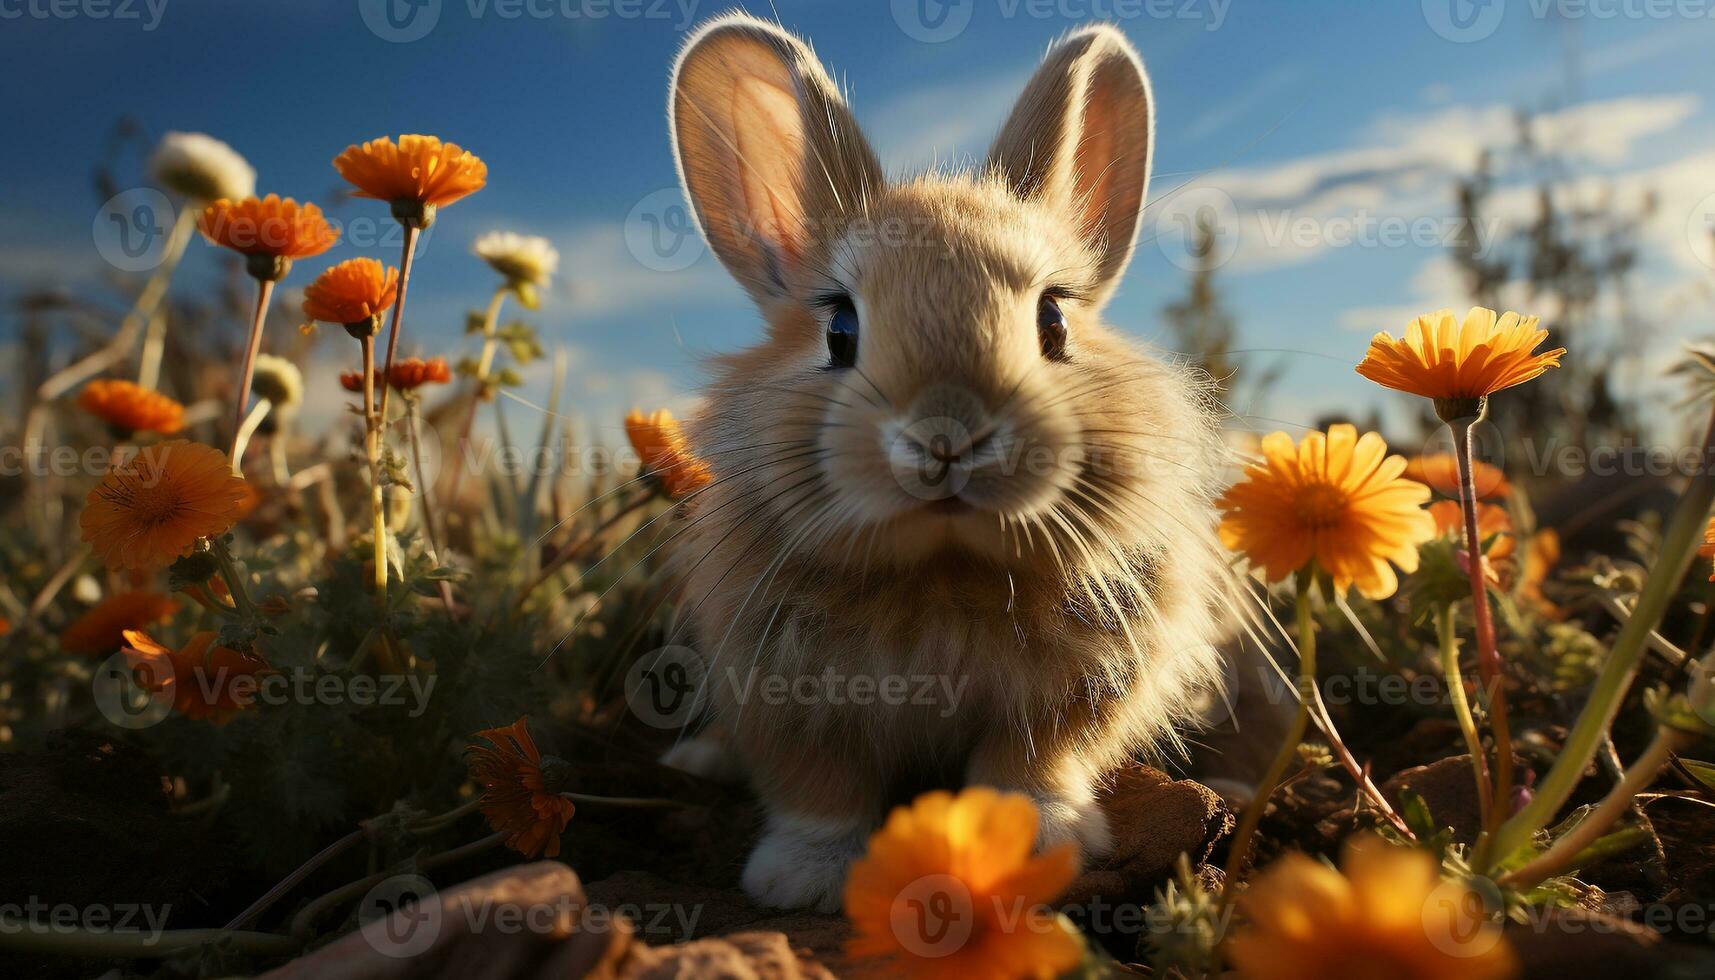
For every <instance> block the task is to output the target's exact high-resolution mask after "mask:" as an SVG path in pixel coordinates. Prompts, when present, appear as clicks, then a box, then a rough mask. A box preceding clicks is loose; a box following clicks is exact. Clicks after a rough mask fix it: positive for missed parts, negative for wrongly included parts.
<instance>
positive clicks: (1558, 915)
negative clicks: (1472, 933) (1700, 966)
mask: <svg viewBox="0 0 1715 980" xmlns="http://www.w3.org/2000/svg"><path fill="white" fill-rule="evenodd" d="M1506 937H1507V941H1508V942H1510V943H1512V946H1513V949H1514V950H1515V951H1516V952H1517V953H1518V956H1519V961H1520V963H1521V965H1522V967H1523V969H1522V970H1521V972H1520V974H1519V980H1564V978H1566V977H1654V976H1661V975H1662V972H1661V971H1662V968H1663V966H1664V964H1666V963H1668V962H1671V961H1672V960H1673V959H1675V958H1677V957H1675V956H1674V955H1673V954H1672V953H1670V952H1669V951H1667V950H1665V949H1664V948H1663V946H1664V944H1663V943H1661V942H1660V937H1658V936H1657V935H1656V934H1655V933H1654V932H1653V931H1651V930H1649V929H1645V928H1644V927H1642V926H1639V925H1636V924H1634V923H1630V922H1627V921H1625V920H1623V919H1616V918H1614V917H1613V916H1608V915H1603V914H1601V913H1599V912H1590V911H1586V910H1583V909H1553V910H1544V911H1541V912H1539V913H1538V914H1537V915H1535V916H1533V918H1532V920H1531V921H1530V922H1529V923H1517V922H1509V923H1508V924H1507V927H1506ZM1686 975H1687V976H1691V975H1692V974H1686Z"/></svg>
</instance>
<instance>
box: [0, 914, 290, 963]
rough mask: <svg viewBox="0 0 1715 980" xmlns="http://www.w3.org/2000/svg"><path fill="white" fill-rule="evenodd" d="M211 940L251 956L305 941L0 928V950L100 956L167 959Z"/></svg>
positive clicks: (218, 933) (280, 952)
mask: <svg viewBox="0 0 1715 980" xmlns="http://www.w3.org/2000/svg"><path fill="white" fill-rule="evenodd" d="M215 943H219V944H220V945H221V946H222V947H225V948H228V949H231V950H232V951H234V952H238V953H249V954H251V955H254V956H290V955H291V954H293V953H296V952H297V951H298V950H299V949H301V948H303V942H302V941H301V940H298V939H295V938H293V937H291V936H280V935H276V934H274V933H271V932H231V931H228V930H226V929H166V930H162V931H161V932H146V931H141V930H139V931H136V932H118V931H108V932H94V931H90V930H85V929H71V930H67V929H64V928H61V927H59V926H55V925H50V924H46V923H40V922H10V923H7V927H6V928H5V929H0V949H12V950H18V951H20V952H29V953H58V954H62V955H70V956H89V957H96V958H101V959H165V958H167V957H169V956H175V955H177V954H179V953H183V952H187V951H189V950H193V949H196V948H198V947H200V946H209V945H213V944H215Z"/></svg>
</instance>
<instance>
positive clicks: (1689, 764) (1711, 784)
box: [1679, 759, 1715, 790]
mask: <svg viewBox="0 0 1715 980" xmlns="http://www.w3.org/2000/svg"><path fill="white" fill-rule="evenodd" d="M1679 764H1680V765H1682V766H1684V767H1685V771H1686V772H1689V773H1691V775H1692V776H1693V777H1694V778H1695V779H1696V780H1697V781H1698V782H1700V783H1702V784H1703V785H1704V786H1705V787H1707V788H1709V789H1712V790H1715V763H1708V762H1698V761H1697V760H1695V759H1681V760H1679Z"/></svg>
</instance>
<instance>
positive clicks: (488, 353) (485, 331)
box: [471, 286, 508, 412]
mask: <svg viewBox="0 0 1715 980" xmlns="http://www.w3.org/2000/svg"><path fill="white" fill-rule="evenodd" d="M507 292H508V290H507V288H506V287H505V286H501V287H500V288H499V289H496V290H495V291H494V296H493V297H492V298H491V299H489V301H488V310H487V312H485V313H484V314H483V318H482V357H481V359H479V360H478V361H477V364H476V383H477V387H478V388H481V387H482V386H483V385H485V384H487V383H488V372H489V370H490V369H491V368H493V367H494V354H495V350H496V349H497V348H498V347H499V346H500V339H499V337H497V336H496V334H497V333H498V330H497V328H498V327H499V324H500V304H502V303H504V302H505V301H506V294H507ZM471 410H472V411H473V412H474V411H475V408H474V407H473V408H472V409H471Z"/></svg>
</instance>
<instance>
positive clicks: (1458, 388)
mask: <svg viewBox="0 0 1715 980" xmlns="http://www.w3.org/2000/svg"><path fill="white" fill-rule="evenodd" d="M1537 322H1538V318H1537V317H1534V316H1532V317H1521V316H1519V315H1518V314H1517V313H1514V312H1512V311H1510V310H1509V311H1508V312H1506V313H1504V314H1502V315H1501V316H1500V318H1499V319H1498V320H1497V319H1496V316H1495V311H1494V310H1490V309H1484V308H1483V307H1481V306H1474V307H1472V308H1471V311H1470V312H1469V313H1466V314H1465V320H1464V322H1462V323H1461V322H1460V321H1458V320H1456V319H1454V317H1453V311H1452V310H1437V311H1436V312H1434V313H1429V314H1425V315H1424V316H1420V317H1418V318H1417V319H1415V320H1413V321H1412V322H1411V326H1409V327H1407V328H1406V332H1405V337H1404V339H1402V340H1395V339H1394V337H1393V335H1392V334H1390V333H1385V332H1384V333H1378V334H1376V335H1375V337H1374V338H1373V339H1372V340H1371V341H1370V349H1369V351H1368V352H1366V353H1365V354H1364V359H1363V361H1362V363H1360V364H1359V365H1358V373H1359V374H1361V375H1363V376H1364V377H1366V378H1369V379H1370V380H1371V381H1374V382H1375V383H1376V384H1379V385H1382V386H1384V387H1388V388H1394V389H1397V390H1399V391H1405V392H1410V393H1411V394H1414V395H1422V396H1423V397H1425V398H1434V399H1441V400H1455V401H1458V400H1467V399H1480V398H1483V397H1486V396H1488V395H1491V394H1493V393H1495V392H1497V391H1500V390H1501V389H1503V388H1511V387H1512V386H1513V385H1518V384H1523V383H1525V382H1526V381H1529V380H1531V379H1532V378H1535V377H1536V376H1538V375H1540V374H1542V373H1543V372H1544V371H1546V370H1548V369H1549V368H1551V367H1559V366H1560V355H1562V354H1564V353H1566V349H1565V348H1564V347H1559V348H1555V349H1554V350H1551V351H1547V352H1545V353H1541V354H1537V353H1533V351H1535V350H1536V348H1537V347H1539V346H1541V345H1542V342H1543V341H1544V340H1547V339H1548V331H1546V330H1542V329H1539V328H1538V327H1537Z"/></svg>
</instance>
